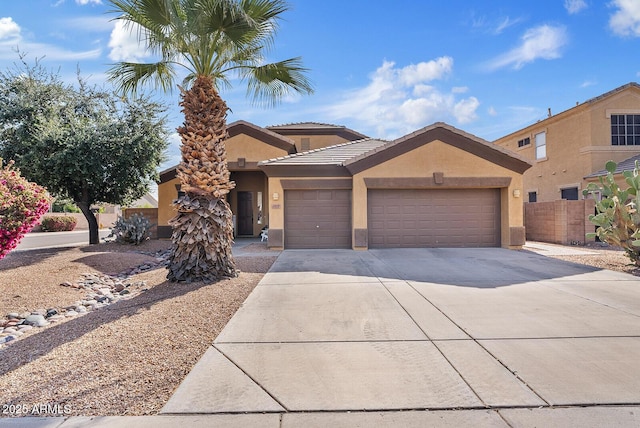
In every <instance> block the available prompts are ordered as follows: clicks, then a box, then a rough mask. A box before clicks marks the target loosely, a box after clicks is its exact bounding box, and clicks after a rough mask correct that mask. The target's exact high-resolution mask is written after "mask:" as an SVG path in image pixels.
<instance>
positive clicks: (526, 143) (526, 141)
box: [518, 137, 531, 147]
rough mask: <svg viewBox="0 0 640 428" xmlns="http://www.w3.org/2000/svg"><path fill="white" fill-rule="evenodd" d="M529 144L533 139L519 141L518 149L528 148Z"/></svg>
mask: <svg viewBox="0 0 640 428" xmlns="http://www.w3.org/2000/svg"><path fill="white" fill-rule="evenodd" d="M529 144H531V139H530V138H529V137H527V138H523V139H522V140H518V147H524V146H528V145H529Z"/></svg>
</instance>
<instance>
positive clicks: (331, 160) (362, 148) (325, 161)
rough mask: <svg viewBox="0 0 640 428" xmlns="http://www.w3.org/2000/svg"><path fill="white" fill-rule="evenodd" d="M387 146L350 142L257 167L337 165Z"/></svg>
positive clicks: (375, 142)
mask: <svg viewBox="0 0 640 428" xmlns="http://www.w3.org/2000/svg"><path fill="white" fill-rule="evenodd" d="M386 144H389V142H388V141H385V140H378V139H374V138H365V139H363V140H356V141H350V142H348V143H342V144H337V145H335V146H329V147H323V148H320V149H315V150H309V151H306V152H302V153H295V154H292V155H289V156H282V157H279V158H274V159H268V160H265V161H261V162H259V163H258V165H276V164H277V165H338V166H343V165H344V164H345V163H346V162H349V161H350V160H352V159H356V158H359V157H360V156H363V155H367V154H369V153H372V152H374V151H376V150H377V149H380V148H381V147H382V146H384V145H386Z"/></svg>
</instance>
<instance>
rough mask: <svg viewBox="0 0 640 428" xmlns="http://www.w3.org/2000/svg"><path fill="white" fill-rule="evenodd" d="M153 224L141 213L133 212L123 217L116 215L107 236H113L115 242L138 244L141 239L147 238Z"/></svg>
mask: <svg viewBox="0 0 640 428" xmlns="http://www.w3.org/2000/svg"><path fill="white" fill-rule="evenodd" d="M152 227H153V224H151V222H150V221H149V219H148V218H146V217H145V216H143V215H142V214H138V213H136V214H133V215H132V216H131V217H129V218H127V219H125V218H124V217H118V219H117V220H116V222H115V224H114V226H113V227H112V228H111V233H110V234H109V236H108V238H110V237H112V236H114V237H115V238H116V242H124V243H127V244H134V245H140V243H142V241H146V240H147V239H149V234H150V232H151V228H152Z"/></svg>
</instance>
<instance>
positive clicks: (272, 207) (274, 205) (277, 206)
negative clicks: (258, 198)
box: [271, 204, 280, 210]
mask: <svg viewBox="0 0 640 428" xmlns="http://www.w3.org/2000/svg"><path fill="white" fill-rule="evenodd" d="M271 209H272V210H279V209H280V204H273V205H271Z"/></svg>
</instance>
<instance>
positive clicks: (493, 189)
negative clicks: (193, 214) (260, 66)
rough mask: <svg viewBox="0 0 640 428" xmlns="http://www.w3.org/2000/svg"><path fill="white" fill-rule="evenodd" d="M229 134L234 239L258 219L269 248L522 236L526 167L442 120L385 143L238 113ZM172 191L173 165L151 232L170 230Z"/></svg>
mask: <svg viewBox="0 0 640 428" xmlns="http://www.w3.org/2000/svg"><path fill="white" fill-rule="evenodd" d="M280 132H282V134H280ZM229 135H230V138H229V140H228V141H227V152H228V159H229V168H230V170H231V171H232V177H231V178H232V180H234V181H235V182H236V188H235V189H234V190H233V191H232V192H231V193H230V195H229V201H230V205H231V209H232V211H233V213H234V217H235V219H236V220H235V222H236V225H235V228H236V235H237V236H259V235H260V231H261V229H262V228H263V227H265V226H267V225H268V227H269V234H268V235H269V239H268V246H269V247H270V248H272V249H283V248H287V249H293V248H352V249H367V248H382V247H505V248H520V247H521V246H522V245H523V244H524V238H525V234H524V227H523V203H522V191H523V182H522V174H523V173H524V172H525V171H526V170H527V169H528V168H530V167H531V163H530V162H528V161H527V160H525V159H523V158H521V157H519V156H518V155H517V154H514V153H511V152H509V151H508V150H506V149H504V148H501V147H499V146H496V145H494V144H491V143H489V142H487V141H484V140H482V139H480V138H478V137H475V136H473V135H470V134H467V133H465V132H463V131H461V130H459V129H456V128H454V127H452V126H449V125H447V124H444V123H436V124H433V125H431V126H428V127H426V128H423V129H421V130H418V131H416V132H414V133H412V134H409V135H406V136H404V137H402V138H399V139H397V140H394V141H384V140H379V139H372V138H366V137H365V136H363V135H362V134H359V133H357V132H355V131H351V130H349V129H348V128H344V127H339V126H335V125H326V124H314V123H304V124H293V125H283V126H275V127H269V128H261V127H258V126H256V125H253V124H250V123H248V122H243V121H241V122H235V123H233V124H231V125H229ZM306 148H308V150H303V149H306ZM178 191H179V183H178V181H177V179H176V177H175V168H172V169H169V170H167V171H164V172H163V173H162V174H161V183H160V185H159V199H160V203H159V214H158V224H159V226H160V228H159V235H160V236H161V237H163V236H164V237H168V236H170V232H171V228H170V226H169V225H168V221H169V219H170V218H171V217H173V215H175V212H174V210H173V207H172V206H171V201H172V200H173V199H175V198H176V196H177V195H178Z"/></svg>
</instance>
